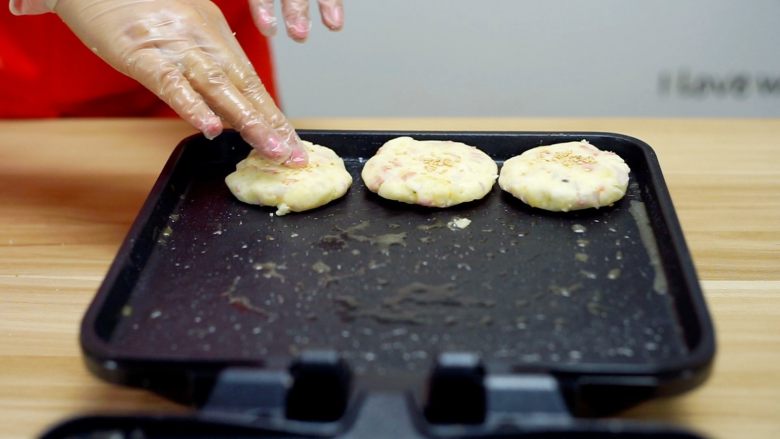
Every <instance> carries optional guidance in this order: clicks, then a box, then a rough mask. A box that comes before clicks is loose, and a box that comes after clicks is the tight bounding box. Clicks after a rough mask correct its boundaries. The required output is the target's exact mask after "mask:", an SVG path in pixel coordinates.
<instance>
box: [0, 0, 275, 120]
mask: <svg viewBox="0 0 780 439" xmlns="http://www.w3.org/2000/svg"><path fill="white" fill-rule="evenodd" d="M215 3H217V4H219V5H220V7H221V8H222V9H223V12H224V13H225V16H226V17H227V19H228V22H229V23H230V25H231V27H232V29H233V30H234V32H236V36H237V37H238V39H239V41H240V42H241V45H242V46H243V47H244V51H245V52H246V53H247V55H248V56H249V58H250V60H251V61H252V64H253V65H254V66H255V69H256V70H257V72H258V74H259V75H260V78H261V79H262V81H263V83H264V84H265V86H266V88H267V89H268V91H269V93H271V95H272V96H273V97H274V98H275V99H276V88H275V81H274V75H273V66H272V63H271V56H270V50H269V47H268V43H267V41H266V40H265V39H264V38H263V36H262V35H260V33H259V32H258V31H257V30H256V29H255V27H254V24H253V23H252V17H251V15H250V13H249V10H248V9H247V8H248V6H247V2H245V1H238V0H223V1H215ZM277 102H278V101H277ZM68 116H74V117H90V116H99V117H130V116H175V113H174V112H173V111H172V110H171V109H170V108H168V107H167V105H165V103H163V102H162V101H160V100H159V99H158V98H157V97H156V96H155V95H154V94H152V93H151V92H149V91H148V90H146V89H145V88H143V87H142V86H141V85H140V84H138V83H137V82H135V81H134V80H132V79H130V78H128V77H126V76H124V75H122V74H121V73H119V72H117V71H116V70H114V69H113V68H112V67H111V66H109V65H108V64H106V63H105V62H103V60H101V59H100V58H98V57H97V56H95V54H93V53H92V52H91V51H89V50H88V49H87V48H86V47H85V46H84V45H83V44H82V43H81V42H80V41H79V40H78V39H77V38H76V37H75V36H74V35H73V34H72V33H71V32H70V30H69V29H68V28H67V27H66V26H65V24H64V23H62V21H61V20H60V19H59V18H58V17H57V16H56V15H54V14H44V15H34V16H22V17H15V16H13V15H11V13H10V11H9V10H8V9H7V8H0V117H2V118H29V117H68Z"/></svg>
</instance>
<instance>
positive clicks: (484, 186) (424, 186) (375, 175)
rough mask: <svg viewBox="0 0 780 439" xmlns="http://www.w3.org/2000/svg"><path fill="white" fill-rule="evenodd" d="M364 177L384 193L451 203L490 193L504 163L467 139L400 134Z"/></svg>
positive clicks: (394, 197) (402, 199)
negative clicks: (464, 140) (429, 138)
mask: <svg viewBox="0 0 780 439" xmlns="http://www.w3.org/2000/svg"><path fill="white" fill-rule="evenodd" d="M361 176H362V177H363V182H364V183H365V184H366V186H367V187H368V189H369V190H371V191H372V192H375V193H377V194H378V195H379V196H380V197H382V198H386V199H388V200H395V201H400V202H403V203H409V204H419V205H421V206H428V207H449V206H454V205H456V204H460V203H464V202H467V201H473V200H478V199H480V198H482V197H484V196H485V195H487V194H488V192H490V190H491V189H492V187H493V184H494V183H495V181H496V178H497V177H498V166H496V163H495V162H494V161H493V159H491V158H490V157H489V156H488V155H487V154H485V153H484V152H482V151H480V150H479V149H477V148H475V147H473V146H469V145H466V144H463V143H458V142H451V141H443V140H425V141H421V140H415V139H413V138H411V137H398V138H395V139H392V140H390V141H388V142H387V143H385V144H384V145H382V147H381V148H379V150H378V151H377V152H376V155H374V156H373V157H371V158H370V159H369V160H368V161H367V162H366V164H365V166H364V167H363V171H362V173H361Z"/></svg>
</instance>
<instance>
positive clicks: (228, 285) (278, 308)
mask: <svg viewBox="0 0 780 439" xmlns="http://www.w3.org/2000/svg"><path fill="white" fill-rule="evenodd" d="M300 134H301V136H302V137H303V138H304V139H306V140H310V141H312V142H314V143H318V144H321V145H325V146H328V147H330V148H332V149H334V150H335V151H336V152H337V153H338V154H339V155H340V156H341V157H343V158H344V160H345V163H346V166H347V169H348V170H349V171H350V173H351V174H352V176H353V177H354V183H353V185H352V187H351V189H350V190H349V192H348V193H347V195H346V196H345V197H344V198H342V199H340V200H337V201H335V202H333V203H331V204H329V205H327V206H324V207H321V208H319V209H316V210H313V211H310V212H306V213H292V214H289V215H286V216H283V217H277V216H274V215H273V212H274V209H272V208H265V207H257V206H250V205H246V204H242V203H240V202H239V201H237V200H236V199H235V198H234V197H233V196H232V195H231V194H230V192H229V191H228V189H227V187H226V186H225V184H224V181H223V180H224V177H225V176H226V175H227V174H228V173H230V172H232V171H233V170H234V168H235V164H236V163H237V162H238V161H239V160H241V159H242V158H244V157H245V156H246V155H247V153H248V151H249V147H248V146H247V145H246V144H245V143H244V142H242V141H241V140H240V137H239V136H238V135H237V134H236V133H234V132H228V133H225V134H224V135H222V136H220V137H219V138H218V139H217V140H215V141H211V142H209V141H206V140H205V139H203V138H202V137H200V136H195V137H191V138H188V139H186V140H184V141H183V142H182V143H181V144H180V145H179V147H178V148H177V150H176V151H175V152H174V154H173V156H172V157H171V159H170V161H169V163H168V164H167V166H166V167H165V169H164V171H163V173H162V175H161V177H160V179H159V180H158V182H157V184H156V185H155V187H154V189H153V190H152V193H151V194H150V196H149V199H148V200H147V202H146V204H145V206H144V208H143V210H142V211H141V213H140V215H139V217H138V219H137V220H136V222H135V224H134V225H133V227H132V230H131V231H130V234H129V236H128V238H127V240H126V241H125V243H124V245H123V246H122V248H121V250H120V251H119V254H118V255H117V258H116V260H115V261H114V263H113V265H112V267H111V269H110V271H109V273H108V275H107V276H106V279H105V281H104V283H103V285H102V286H101V288H100V291H99V293H98V295H97V297H96V299H95V301H94V303H93V304H92V306H91V307H90V309H89V311H88V313H87V315H86V317H85V319H84V322H83V327H82V333H81V341H82V346H83V349H84V351H85V354H86V356H87V358H88V360H89V363H90V365H91V367H92V369H93V371H95V372H96V373H98V374H99V375H101V376H103V377H104V378H107V379H109V380H112V381H117V382H121V383H125V384H132V385H146V386H151V387H152V388H153V389H154V390H158V391H163V390H162V389H159V388H155V386H159V384H150V383H151V382H152V381H154V380H152V379H151V378H150V377H151V376H154V375H155V374H162V376H165V377H167V378H166V380H168V381H169V382H177V383H178V381H176V379H174V378H173V377H178V376H182V375H183V374H185V373H186V374H189V375H188V376H190V378H191V376H192V375H193V374H195V375H204V376H213V375H214V374H216V373H217V371H218V370H221V369H223V368H225V367H229V366H238V365H252V366H253V367H264V368H269V369H274V368H281V369H284V368H286V367H288V366H289V364H290V363H291V361H292V360H293V359H294V358H296V357H297V356H298V355H299V354H300V353H301V352H303V351H309V350H322V349H326V350H331V351H336V352H337V353H338V354H340V355H341V357H342V358H343V359H344V360H346V362H347V364H348V365H349V367H350V368H351V370H352V372H353V373H354V374H355V376H356V377H358V378H361V379H363V383H364V384H363V385H366V386H367V387H377V388H391V389H392V388H401V389H402V388H404V387H405V386H408V385H409V382H413V381H415V380H416V379H417V378H420V379H421V380H422V379H425V378H426V377H427V375H428V373H429V371H430V369H431V367H432V364H433V361H434V359H435V358H436V356H437V355H438V354H440V353H443V352H472V353H476V354H478V355H479V356H480V357H481V358H482V360H483V361H484V362H485V364H486V365H487V369H488V370H489V371H496V372H501V373H522V372H524V371H534V372H543V373H549V374H552V375H555V376H559V377H567V379H569V380H574V381H576V382H578V383H580V384H582V383H585V384H583V385H587V383H591V384H593V383H595V384H593V385H595V386H596V387H599V386H600V385H602V384H608V382H609V379H611V378H609V377H622V378H627V377H637V378H639V379H649V380H650V381H649V383H650V384H647V382H645V384H643V386H645V387H649V388H652V392H651V393H649V394H648V395H647V396H653V395H657V394H665V393H676V392H679V391H682V390H684V389H687V388H690V387H692V386H693V385H695V384H698V383H699V382H700V381H701V380H702V379H703V377H704V376H706V371H707V368H708V365H709V363H710V362H711V360H712V358H713V355H714V334H713V329H712V326H711V323H710V319H709V316H708V314H707V310H706V307H705V305H704V301H703V298H702V294H701V291H700V288H699V285H698V281H697V278H696V274H695V271H694V267H693V265H692V262H691V259H690V256H689V253H688V251H687V248H686V246H685V242H684V239H683V235H682V232H681V230H680V227H679V224H678V221H677V218H676V216H675V213H674V210H673V206H672V203H671V200H670V198H669V194H668V192H667V189H666V187H665V184H664V181H663V177H662V175H661V171H660V168H659V166H658V163H657V160H656V158H655V155H654V153H653V152H652V150H651V149H650V147H648V146H647V145H646V144H644V143H643V142H641V141H638V140H636V139H633V138H629V137H625V136H621V135H615V134H605V133H511V132H510V133H494V132H485V133H480V132H474V133H452V132H418V133H405V132H403V133H402V132H328V131H302V132H300ZM401 135H411V136H413V137H415V138H417V139H423V140H424V139H443V140H454V141H460V142H464V143H467V144H470V145H474V146H476V147H478V148H480V149H481V150H483V151H485V152H486V153H487V154H489V155H490V156H491V157H493V158H494V159H495V160H496V161H497V162H499V165H500V164H501V163H502V162H503V161H504V160H506V159H508V158H510V157H512V156H514V155H517V154H520V153H521V152H523V151H525V150H527V149H529V148H531V147H535V146H538V145H545V144H553V143H558V142H565V141H574V140H581V139H586V140H588V141H590V142H591V143H592V144H594V145H596V146H597V147H599V148H601V149H606V150H611V151H614V152H616V153H617V154H619V155H620V156H621V157H622V158H623V159H624V160H625V161H626V162H627V163H628V165H629V166H630V168H631V171H632V172H631V179H630V184H629V189H628V193H627V195H626V197H625V198H624V199H623V200H620V201H618V202H617V203H615V205H613V206H611V207H607V208H601V209H591V210H587V211H578V212H569V213H565V214H559V213H549V212H545V211H541V210H538V209H532V208H529V207H527V206H525V205H524V204H523V203H521V202H520V201H518V200H516V199H514V198H513V197H511V196H509V195H508V194H506V193H503V192H502V191H501V190H500V189H499V188H498V185H496V186H495V187H494V189H493V191H492V192H491V193H490V194H488V195H487V196H486V197H485V198H484V199H483V200H480V201H476V202H472V203H466V204H463V205H459V206H455V207H452V208H448V209H430V208H422V207H417V206H411V205H406V204H402V203H397V202H391V201H386V200H383V199H381V198H379V197H378V196H376V195H374V194H372V193H370V192H369V191H368V190H367V189H366V188H365V186H364V185H363V183H362V181H361V179H360V170H361V169H362V165H363V163H364V161H365V160H366V159H367V158H368V157H371V156H372V155H373V153H374V152H375V151H376V149H377V148H378V147H379V146H381V145H382V144H383V143H384V142H385V141H387V140H389V139H391V138H394V137H397V136H401ZM455 218H467V219H469V220H471V223H470V224H469V225H468V227H466V228H465V229H457V228H455V229H454V230H453V229H451V228H450V227H448V226H447V224H448V223H449V222H450V221H452V220H453V219H455ZM604 377H607V378H604ZM600 379H601V380H602V381H599V380H600ZM603 379H606V380H607V382H604V381H603ZM366 383H368V384H366ZM599 383H601V384H599ZM176 385H180V384H176ZM578 385H579V384H578ZM169 393H170V392H169ZM179 393H180V392H179Z"/></svg>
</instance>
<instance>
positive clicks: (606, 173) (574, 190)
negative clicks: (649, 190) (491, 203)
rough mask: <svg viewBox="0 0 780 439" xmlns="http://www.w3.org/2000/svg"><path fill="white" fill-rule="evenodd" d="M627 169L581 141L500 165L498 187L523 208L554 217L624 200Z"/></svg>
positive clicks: (543, 149)
mask: <svg viewBox="0 0 780 439" xmlns="http://www.w3.org/2000/svg"><path fill="white" fill-rule="evenodd" d="M628 173H629V168H628V165H626V163H625V162H624V161H623V159H621V158H620V156H618V155H617V154H615V153H613V152H609V151H601V150H599V149H598V148H596V147H595V146H593V145H591V144H590V143H588V142H586V141H585V140H583V141H581V142H567V143H559V144H556V145H548V146H539V147H536V148H533V149H530V150H528V151H526V152H524V153H522V154H520V155H519V156H515V157H512V158H511V159H509V160H507V161H506V162H504V166H503V167H502V168H501V176H500V177H499V178H498V185H499V186H501V189H503V190H505V191H507V192H509V193H510V194H512V195H514V196H515V197H517V198H519V199H520V200H522V201H523V202H524V203H526V204H528V205H530V206H533V207H538V208H540V209H545V210H551V211H555V212H559V211H562V212H568V211H569V210H578V209H587V208H589V207H601V206H608V205H610V204H612V203H614V202H615V201H617V200H619V199H621V198H623V196H624V195H625V194H626V187H627V186H628Z"/></svg>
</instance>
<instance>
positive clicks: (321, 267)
mask: <svg viewBox="0 0 780 439" xmlns="http://www.w3.org/2000/svg"><path fill="white" fill-rule="evenodd" d="M311 269H312V270H314V272H315V273H317V274H325V273H330V265H328V264H326V263H324V262H322V261H317V262H315V263H314V264H312V266H311Z"/></svg>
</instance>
